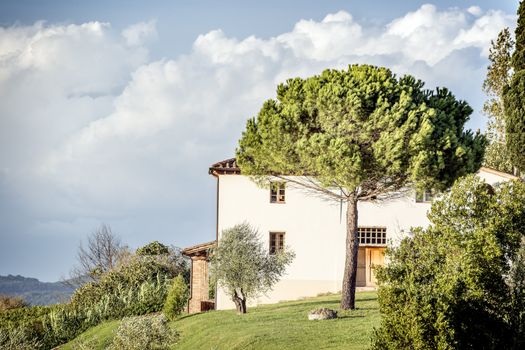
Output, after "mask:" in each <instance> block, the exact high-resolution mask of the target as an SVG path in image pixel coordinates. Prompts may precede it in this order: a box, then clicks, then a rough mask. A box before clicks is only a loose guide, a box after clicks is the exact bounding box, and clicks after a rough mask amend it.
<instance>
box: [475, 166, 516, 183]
mask: <svg viewBox="0 0 525 350" xmlns="http://www.w3.org/2000/svg"><path fill="white" fill-rule="evenodd" d="M479 171H484V172H487V173H490V174H494V175H498V176H501V177H504V178H506V179H510V180H519V177H517V176H514V175H512V174H508V173H504V172H502V171H499V170H496V169H492V168H488V167H485V166H482V167H481V168H480V169H479Z"/></svg>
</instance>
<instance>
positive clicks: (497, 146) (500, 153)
mask: <svg viewBox="0 0 525 350" xmlns="http://www.w3.org/2000/svg"><path fill="white" fill-rule="evenodd" d="M513 47H514V41H513V40H512V37H511V34H510V31H509V28H504V29H503V30H502V31H501V32H500V33H499V34H498V38H497V40H496V41H492V42H491V48H490V51H489V61H490V64H489V66H488V69H487V77H486V78H485V81H484V82H483V91H484V92H485V94H486V95H487V96H488V97H489V99H488V100H487V101H485V103H484V105H483V112H484V113H485V114H486V115H487V116H488V117H489V123H488V130H487V138H488V140H489V145H488V146H487V149H486V151H485V160H484V165H486V166H488V167H491V168H494V169H497V170H499V171H503V172H507V173H511V174H512V173H513V172H514V167H513V166H512V162H511V159H510V155H509V153H508V152H507V144H506V138H505V112H504V106H503V92H504V90H505V88H506V87H507V86H508V85H509V83H510V80H511V77H512V74H511V71H512V68H511V57H512V56H511V52H512V49H513Z"/></svg>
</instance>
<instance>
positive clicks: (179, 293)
mask: <svg viewBox="0 0 525 350" xmlns="http://www.w3.org/2000/svg"><path fill="white" fill-rule="evenodd" d="M188 298H189V289H188V285H187V284H186V281H184V278H183V277H182V276H181V275H178V276H177V277H176V278H175V279H174V280H173V283H172V285H171V288H170V290H169V292H168V297H167V298H166V303H165V304H164V314H165V315H166V317H167V318H168V319H170V320H173V319H175V317H177V316H178V315H180V314H181V312H182V311H183V310H184V306H186V304H187V303H188Z"/></svg>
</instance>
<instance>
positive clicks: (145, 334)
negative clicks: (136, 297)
mask: <svg viewBox="0 0 525 350" xmlns="http://www.w3.org/2000/svg"><path fill="white" fill-rule="evenodd" d="M177 338H178V334H177V332H176V331H175V330H173V329H172V328H170V326H169V324H168V321H167V319H166V317H164V315H162V314H157V315H146V316H137V317H128V318H124V319H123V320H122V322H121V324H120V326H119V327H118V329H117V331H116V333H115V337H114V338H113V343H112V344H111V346H110V348H109V349H110V350H150V349H156V350H160V349H169V348H170V345H172V344H173V343H175V342H176V341H177Z"/></svg>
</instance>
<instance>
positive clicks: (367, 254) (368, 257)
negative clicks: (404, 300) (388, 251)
mask: <svg viewBox="0 0 525 350" xmlns="http://www.w3.org/2000/svg"><path fill="white" fill-rule="evenodd" d="M384 264H385V248H384V247H359V251H358V253H357V276H356V285H357V286H358V287H376V286H377V284H376V276H375V272H374V270H375V269H374V268H375V266H382V265H384Z"/></svg>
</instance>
